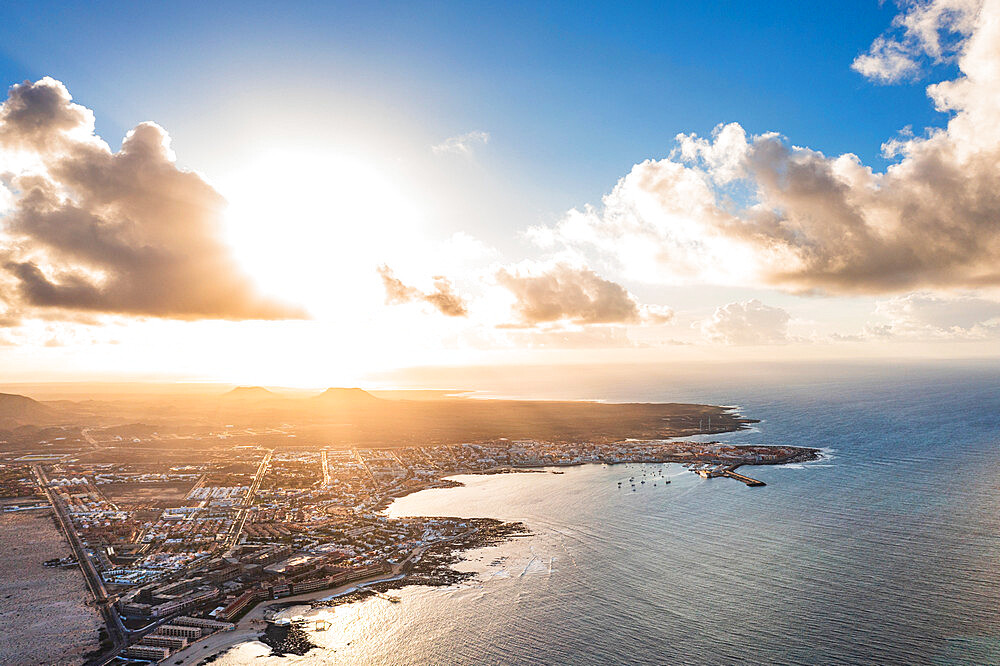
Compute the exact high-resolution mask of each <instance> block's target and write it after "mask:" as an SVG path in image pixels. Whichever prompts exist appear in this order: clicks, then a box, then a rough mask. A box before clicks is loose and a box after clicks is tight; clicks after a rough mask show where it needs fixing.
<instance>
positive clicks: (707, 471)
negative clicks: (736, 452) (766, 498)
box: [691, 465, 767, 488]
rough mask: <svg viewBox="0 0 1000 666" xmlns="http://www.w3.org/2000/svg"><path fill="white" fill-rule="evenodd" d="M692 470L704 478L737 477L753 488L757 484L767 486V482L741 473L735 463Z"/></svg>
mask: <svg viewBox="0 0 1000 666" xmlns="http://www.w3.org/2000/svg"><path fill="white" fill-rule="evenodd" d="M691 471H692V472H694V473H695V474H697V475H698V476H700V477H701V478H703V479H714V478H716V477H720V476H725V477H729V478H730V479H736V480H737V481H741V482H743V483H745V484H746V485H747V486H749V487H751V488H753V487H757V486H766V485H767V484H766V483H764V482H763V481H758V480H757V479H753V478H751V477H749V476H746V475H745V474H740V473H739V472H737V471H736V466H734V465H716V466H715V467H707V466H706V467H697V468H692V469H691Z"/></svg>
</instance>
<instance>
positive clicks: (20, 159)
mask: <svg viewBox="0 0 1000 666" xmlns="http://www.w3.org/2000/svg"><path fill="white" fill-rule="evenodd" d="M0 155H2V156H3V158H4V161H5V162H8V164H7V165H6V168H7V169H9V171H8V172H7V174H6V175H5V177H4V182H3V183H2V185H0V189H4V190H6V199H7V209H6V210H5V211H4V210H0V215H2V223H3V229H2V231H0V289H3V292H2V293H0V299H2V300H4V301H6V302H7V304H8V305H7V306H6V307H7V308H8V309H9V310H19V309H20V310H26V311H27V310H31V311H39V310H42V311H50V312H51V311H62V312H72V311H86V312H97V313H114V314H130V315H149V316H156V317H170V318H178V319H283V318H296V317H302V316H304V313H303V312H302V311H301V310H300V309H297V308H293V307H289V306H287V305H284V304H282V303H277V302H273V301H271V300H269V299H266V298H264V297H262V296H260V295H259V294H258V293H257V291H256V289H255V288H254V286H253V284H252V283H251V282H250V280H249V279H248V278H247V277H246V276H245V275H244V274H243V273H242V272H241V271H240V269H239V267H238V266H237V265H236V262H235V261H234V260H233V258H232V257H231V256H230V252H229V249H228V248H227V247H226V246H225V245H224V244H223V242H222V241H221V228H222V222H221V216H222V212H223V210H224V208H225V201H224V199H223V198H222V197H221V196H220V195H219V194H218V193H217V192H216V191H215V190H214V189H213V188H212V187H211V186H210V185H209V184H208V183H206V182H205V181H204V180H203V179H202V178H201V177H200V176H199V175H198V174H196V173H193V172H190V171H184V170H181V169H179V168H178V167H177V166H176V165H175V163H174V155H173V152H172V151H171V149H170V140H169V137H168V136H167V133H166V132H165V131H164V130H163V129H162V128H161V127H159V126H158V125H156V124H155V123H142V124H140V125H139V126H137V127H136V128H135V129H133V130H132V131H131V132H129V133H128V135H127V136H126V137H125V140H124V141H123V142H122V147H121V150H119V151H118V152H114V153H113V152H111V150H110V148H109V147H108V146H107V144H105V143H104V142H103V141H102V140H101V139H100V137H98V136H96V135H95V134H94V116H93V113H91V112H90V110H89V109H87V108H85V107H83V106H80V105H78V104H74V103H73V102H72V98H71V97H70V94H69V91H67V90H66V87H65V86H64V85H63V84H62V83H60V82H59V81H56V80H54V79H51V78H44V79H41V80H39V81H37V82H34V83H31V82H26V83H23V84H20V85H16V86H13V87H12V88H11V89H10V94H9V97H8V99H7V101H6V102H4V103H3V105H2V106H0Z"/></svg>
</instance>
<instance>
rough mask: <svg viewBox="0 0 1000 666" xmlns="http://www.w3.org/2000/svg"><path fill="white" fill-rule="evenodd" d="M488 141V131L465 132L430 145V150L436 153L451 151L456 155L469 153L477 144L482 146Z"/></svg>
mask: <svg viewBox="0 0 1000 666" xmlns="http://www.w3.org/2000/svg"><path fill="white" fill-rule="evenodd" d="M489 142H490V133H489V132H481V131H478V130H477V131H474V132H466V133H465V134H460V135H458V136H452V137H449V138H447V139H445V140H444V141H442V142H441V143H439V144H437V145H435V146H431V150H432V151H434V153H436V154H439V155H440V154H442V153H453V154H456V155H471V154H472V152H473V150H475V148H476V147H477V146H484V145H486V144H487V143H489Z"/></svg>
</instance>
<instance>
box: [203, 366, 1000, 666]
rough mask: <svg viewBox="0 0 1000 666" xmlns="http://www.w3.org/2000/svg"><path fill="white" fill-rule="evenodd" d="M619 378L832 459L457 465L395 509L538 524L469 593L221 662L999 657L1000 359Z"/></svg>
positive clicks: (354, 611) (489, 554)
mask: <svg viewBox="0 0 1000 666" xmlns="http://www.w3.org/2000/svg"><path fill="white" fill-rule="evenodd" d="M604 390H605V395H604V396H603V397H606V398H608V399H612V400H639V401H651V400H663V401H702V402H711V403H715V404H735V405H739V407H740V410H741V412H742V413H743V414H745V415H747V416H750V417H753V418H758V419H761V420H762V422H761V423H760V424H758V425H757V427H756V428H754V429H753V430H752V431H748V432H741V433H732V434H729V435H725V436H722V437H718V439H723V440H726V441H732V442H738V443H764V444H795V445H801V446H810V447H817V448H821V449H823V450H824V451H825V452H826V457H825V458H824V459H823V460H821V461H818V462H813V463H806V464H800V465H788V466H774V467H747V468H743V470H741V471H744V472H745V473H747V474H749V475H750V476H753V477H754V478H758V479H760V480H762V481H765V482H766V483H767V486H766V487H763V488H749V487H746V486H744V485H743V484H741V483H738V482H736V481H733V480H730V479H711V480H703V479H700V478H698V477H696V476H695V475H694V474H692V473H690V472H688V471H686V470H684V469H683V468H682V467H680V466H679V465H672V464H671V465H632V466H624V465H616V466H610V467H604V466H601V465H587V466H582V467H574V468H564V469H561V470H559V471H563V472H565V473H563V474H507V475H497V476H467V477H459V478H460V479H461V480H462V481H464V482H465V484H466V485H465V486H464V487H462V488H453V489H439V490H427V491H423V492H420V493H416V494H414V495H410V496H408V497H405V498H402V499H400V500H397V501H396V502H395V503H394V504H393V505H392V506H391V507H390V514H391V515H396V516H402V515H459V516H489V517H496V518H501V519H505V520H518V521H522V522H524V523H525V524H526V525H527V526H528V527H529V528H530V529H531V531H532V532H533V536H531V537H529V538H524V539H518V540H515V541H512V542H509V543H506V544H503V545H501V546H498V547H491V548H486V549H482V550H477V551H471V552H470V553H469V554H468V555H469V557H468V558H467V560H466V561H465V562H464V563H463V564H462V567H464V568H466V569H468V570H471V571H475V572H477V575H476V577H475V578H474V579H472V580H470V581H469V582H467V583H465V584H462V585H460V586H456V587H449V588H427V587H407V588H404V589H402V590H398V591H394V592H393V594H394V595H398V596H399V598H400V602H399V603H391V602H389V601H387V600H385V599H379V598H372V599H370V600H368V601H365V602H362V603H358V604H352V605H346V606H340V607H338V608H336V609H334V610H332V611H323V612H322V616H323V617H325V618H326V619H328V620H330V622H331V623H332V626H331V627H330V629H329V630H327V631H324V632H316V633H314V634H313V640H314V641H315V642H316V643H318V644H320V645H322V646H323V647H322V648H321V649H317V650H313V651H312V652H310V653H309V654H307V655H306V656H304V657H288V658H283V659H277V658H271V657H264V656H262V655H266V654H267V652H268V650H267V648H265V647H264V646H262V645H260V644H255V643H249V644H244V645H242V646H239V647H238V648H235V649H233V650H232V651H230V652H229V653H227V654H225V655H224V656H223V657H222V658H220V659H219V660H218V662H216V663H218V664H220V666H222V665H225V664H239V663H254V664H271V663H274V664H300V663H301V664H325V663H335V664H336V663H343V664H560V663H565V664H608V663H644V664H691V663H704V664H735V663H770V664H989V663H1000V372H997V371H996V368H993V367H990V368H977V367H976V366H975V365H963V366H960V367H957V368H953V367H951V366H949V365H947V364H944V365H940V366H933V367H924V368H919V369H916V370H914V369H906V368H894V367H891V366H884V367H882V368H881V369H874V370H872V369H868V370H865V371H858V372H849V373H840V374H839V375H836V376H823V375H822V373H815V372H812V373H810V374H809V375H808V376H785V375H781V376H778V375H771V376H768V377H766V378H761V377H755V376H753V373H743V374H742V375H741V376H740V378H739V379H738V380H733V381H729V382H726V383H724V384H723V383H720V382H713V381H709V380H707V379H706V380H698V381H696V380H684V381H680V380H678V381H675V382H673V383H671V384H670V385H664V384H660V383H658V382H657V381H652V380H649V379H648V378H647V379H645V380H643V381H638V380H637V381H636V382H628V381H616V382H615V383H614V384H613V385H609V386H607V387H605V389H604ZM584 397H593V396H592V395H591V396H584ZM633 476H634V477H636V480H637V485H638V486H639V488H640V489H639V490H638V491H636V492H631V490H630V489H629V485H630V484H629V483H628V482H627V479H628V478H629V477H633ZM665 479H669V480H670V481H671V483H669V484H665V483H664V482H663V481H664V480H665ZM623 480H624V481H626V482H625V483H623V485H622V487H621V488H619V487H618V481H623ZM639 480H646V483H645V484H638V481H639ZM654 483H655V485H654ZM305 610H307V609H306V608H296V609H291V610H290V611H288V615H290V616H292V615H296V614H302V613H303V612H304V611H305Z"/></svg>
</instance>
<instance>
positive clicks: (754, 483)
mask: <svg viewBox="0 0 1000 666" xmlns="http://www.w3.org/2000/svg"><path fill="white" fill-rule="evenodd" d="M722 474H723V476H728V477H729V478H730V479H736V480H737V481H742V482H743V483H745V484H747V485H748V486H751V487H753V486H766V485H767V484H766V483H764V482H763V481H758V480H757V479H751V478H750V477H749V476H745V475H743V474H740V473H739V472H736V471H734V470H731V469H727V470H726V471H725V472H723V473H722Z"/></svg>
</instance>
